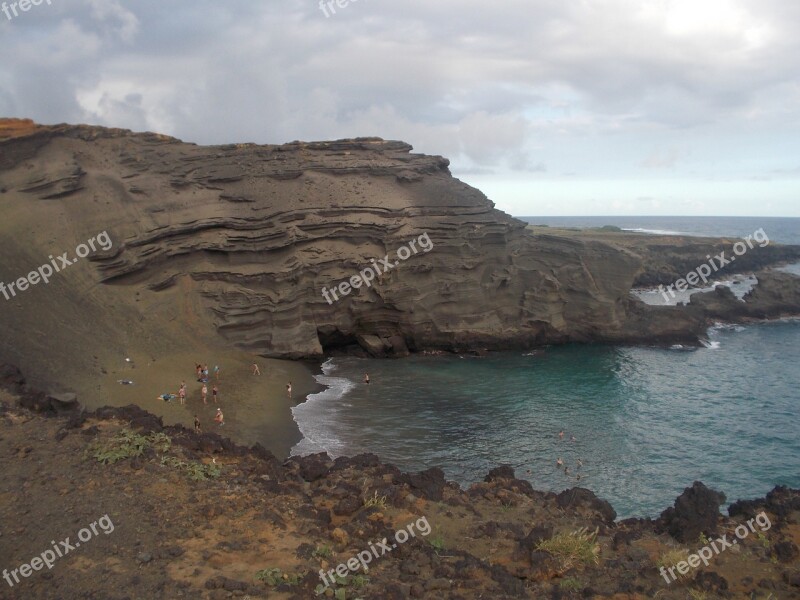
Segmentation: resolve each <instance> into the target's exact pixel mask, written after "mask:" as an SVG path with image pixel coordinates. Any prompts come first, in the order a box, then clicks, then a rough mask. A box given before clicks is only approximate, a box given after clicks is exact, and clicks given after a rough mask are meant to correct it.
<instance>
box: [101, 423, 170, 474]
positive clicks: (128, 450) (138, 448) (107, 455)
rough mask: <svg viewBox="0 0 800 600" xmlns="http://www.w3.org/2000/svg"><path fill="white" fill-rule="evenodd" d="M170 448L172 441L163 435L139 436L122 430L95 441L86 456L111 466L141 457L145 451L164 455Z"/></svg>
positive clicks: (128, 430)
mask: <svg viewBox="0 0 800 600" xmlns="http://www.w3.org/2000/svg"><path fill="white" fill-rule="evenodd" d="M171 446H172V440H170V438H169V436H167V435H166V434H163V433H151V434H150V435H147V436H145V435H141V434H139V433H136V432H134V431H131V430H130V429H122V430H121V431H119V432H118V433H117V434H116V435H115V436H113V437H111V438H109V439H105V440H95V442H94V443H92V444H91V445H90V446H89V448H87V450H86V454H87V455H88V456H91V457H92V458H94V459H95V460H97V461H98V462H101V463H103V464H105V465H113V464H114V463H116V462H119V461H121V460H125V459H127V458H136V457H139V456H142V454H144V453H145V451H146V450H148V449H152V450H154V451H155V452H160V453H164V452H166V451H167V450H169V449H170V447H171Z"/></svg>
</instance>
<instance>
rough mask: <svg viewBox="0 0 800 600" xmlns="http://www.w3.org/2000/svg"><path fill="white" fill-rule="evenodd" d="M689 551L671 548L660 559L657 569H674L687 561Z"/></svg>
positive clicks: (657, 562)
mask: <svg viewBox="0 0 800 600" xmlns="http://www.w3.org/2000/svg"><path fill="white" fill-rule="evenodd" d="M688 556H689V551H688V550H686V549H684V548H671V549H669V550H667V551H666V552H664V553H663V554H662V555H661V556H659V557H658V560H657V561H656V567H658V568H659V569H661V568H662V567H663V568H665V569H668V568H669V567H674V566H675V565H677V564H678V563H679V562H681V561H684V562H685V561H686V559H687V557H688Z"/></svg>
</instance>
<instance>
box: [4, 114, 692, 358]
mask: <svg viewBox="0 0 800 600" xmlns="http://www.w3.org/2000/svg"><path fill="white" fill-rule="evenodd" d="M6 131H7V133H6V134H4V133H3V131H2V126H0V190H1V191H2V194H0V199H2V202H3V205H4V210H5V212H6V215H7V216H8V217H9V220H8V221H6V235H5V236H4V238H5V239H4V241H3V242H0V245H1V246H2V252H3V256H4V257H5V258H6V259H7V262H4V265H3V272H2V275H3V276H4V277H6V279H5V280H6V281H8V280H9V279H11V278H13V277H15V276H16V275H17V273H16V272H12V271H13V270H14V269H12V268H11V267H14V268H16V266H15V265H16V264H20V263H19V261H20V259H22V258H26V259H28V260H29V262H30V263H31V264H39V263H40V262H41V259H43V258H44V257H45V256H47V255H48V254H51V253H52V252H53V251H54V250H57V249H59V248H62V249H64V250H67V249H69V248H73V247H75V245H76V243H79V242H81V241H82V240H84V239H85V238H86V237H89V236H91V235H92V234H96V233H98V232H101V231H107V232H108V233H109V235H110V236H111V238H112V239H113V240H114V241H115V244H114V247H113V248H112V249H110V250H108V251H105V252H103V251H100V252H97V253H95V254H93V255H92V256H90V257H89V258H88V260H90V261H91V264H92V267H93V268H92V269H90V270H88V271H87V272H85V273H83V272H82V273H81V274H80V275H77V274H76V277H75V278H70V280H69V281H64V282H62V283H61V284H59V285H60V286H61V287H60V293H61V294H62V295H63V296H64V298H63V301H64V302H66V303H67V304H72V305H73V306H74V310H75V311H80V310H81V306H84V305H85V309H86V310H89V311H91V314H92V319H91V320H90V321H89V322H87V324H86V326H87V327H94V328H102V326H103V325H105V327H106V328H107V329H108V330H109V331H113V330H114V329H115V328H120V327H123V324H125V323H135V324H136V325H137V326H142V322H148V323H150V324H151V325H152V327H150V329H149V330H148V331H150V332H151V335H152V332H153V331H158V330H159V323H169V322H173V321H178V320H182V321H183V322H184V324H185V326H182V327H181V328H182V329H193V328H197V329H198V330H199V329H202V330H203V332H204V334H206V333H208V332H209V330H213V331H214V332H216V334H218V335H220V336H222V337H224V338H225V339H226V340H228V341H229V342H230V343H233V344H235V345H236V346H238V347H240V348H244V349H247V350H250V351H252V352H254V353H257V354H261V355H267V356H274V357H287V358H300V357H309V356H319V355H321V354H322V353H323V352H325V351H327V350H331V349H334V348H337V347H341V346H347V345H355V344H358V345H360V346H361V347H362V348H364V349H366V350H367V351H369V352H370V353H372V354H375V355H382V354H388V355H403V354H405V353H407V352H408V351H409V350H412V351H413V350H417V351H419V350H433V349H443V350H459V351H461V350H474V349H481V348H490V349H491V348H513V347H531V346H533V345H537V344H545V343H552V342H566V341H634V342H635V341H648V342H652V341H665V342H667V341H686V340H689V339H695V338H696V336H697V335H698V334H700V333H701V331H702V329H703V319H702V318H701V317H699V316H697V315H695V314H690V313H689V312H686V311H681V310H679V309H654V308H651V307H647V306H645V305H643V304H641V303H640V302H638V301H635V300H632V299H631V298H630V297H629V290H630V288H631V286H632V284H633V282H634V281H635V280H636V279H637V277H639V276H640V275H641V274H642V273H643V271H644V267H643V260H642V257H641V256H640V255H638V254H637V253H636V252H634V251H632V250H630V249H627V248H620V247H615V246H613V245H609V244H606V243H603V242H602V241H597V240H579V239H569V238H566V237H560V236H553V235H532V234H531V233H530V232H529V231H526V229H525V224H524V223H522V222H520V221H518V220H516V219H513V218H511V217H509V216H508V215H506V214H505V213H502V212H500V211H498V210H495V209H494V206H493V204H492V203H491V202H490V201H489V200H488V199H487V198H486V197H485V196H484V195H483V194H482V193H481V192H480V191H478V190H476V189H474V188H472V187H470V186H468V185H466V184H464V183H462V182H460V181H459V180H457V179H454V178H453V177H452V176H451V175H450V172H449V170H448V161H447V160H446V159H444V158H442V157H438V156H424V155H419V154H413V153H411V149H412V148H411V146H409V145H408V144H405V143H402V142H393V141H384V140H381V139H377V138H363V139H353V140H340V141H335V142H315V143H301V142H294V143H290V144H285V145H281V146H260V145H253V144H237V145H227V146H215V147H201V146H197V145H194V144H188V143H183V142H180V141H179V140H176V139H173V138H169V137H165V136H160V135H156V134H133V133H131V132H128V131H125V130H116V129H105V128H98V127H86V126H68V125H61V126H54V127H38V126H33V125H26V126H21V125H20V124H19V123H18V122H17V123H15V124H13V125H8V126H7V127H6ZM3 137H5V138H6V139H3ZM22 231H28V235H27V237H25V238H24V239H23V238H21V237H14V236H13V235H11V234H12V233H14V232H17V233H19V232H22ZM422 234H427V239H429V240H430V243H431V247H430V249H429V251H427V252H425V251H421V250H420V244H419V243H418V244H417V246H416V247H417V249H418V251H417V252H416V253H411V254H410V256H408V258H407V260H397V251H398V249H400V248H401V247H407V244H408V243H409V242H410V241H411V240H414V239H419V236H420V235H422ZM386 255H388V257H389V261H390V263H394V262H395V261H397V262H398V264H396V265H394V264H393V266H392V268H391V269H390V270H388V271H387V272H386V273H384V274H383V275H382V276H380V277H377V278H375V280H374V281H373V282H371V285H370V286H369V287H367V286H362V287H360V289H357V290H353V291H352V292H351V293H350V294H349V295H347V296H346V297H343V298H340V299H339V300H338V301H334V302H329V301H328V300H326V298H325V297H324V295H323V290H324V289H328V290H329V289H330V288H332V287H335V286H338V285H339V284H340V282H342V281H347V280H349V279H350V278H351V277H352V276H354V275H356V274H358V273H359V271H362V270H363V269H365V268H366V267H369V266H370V265H371V264H372V262H371V259H376V260H379V259H381V258H383V257H384V256H386ZM15 261H16V262H15ZM22 264H25V263H24V262H23V263H22ZM379 264H380V263H379ZM384 268H385V267H384ZM76 271H77V270H76ZM65 279H66V278H65ZM98 283H99V284H100V285H98ZM340 295H341V294H340ZM329 299H331V297H330V296H329ZM2 314H3V317H4V318H13V317H9V312H8V311H4V312H3V313H2ZM122 316H124V318H122ZM11 329H12V330H13V331H12V332H11V333H12V334H13V333H14V332H16V334H17V335H23V334H24V331H21V330H20V329H19V328H17V329H16V330H14V328H11ZM11 341H13V340H11Z"/></svg>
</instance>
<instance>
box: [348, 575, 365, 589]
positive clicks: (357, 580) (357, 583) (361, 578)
mask: <svg viewBox="0 0 800 600" xmlns="http://www.w3.org/2000/svg"><path fill="white" fill-rule="evenodd" d="M368 583H369V577H367V576H365V575H353V576H352V577H351V578H350V586H351V587H353V588H355V589H359V588H362V587H364V586H365V585H367V584H368Z"/></svg>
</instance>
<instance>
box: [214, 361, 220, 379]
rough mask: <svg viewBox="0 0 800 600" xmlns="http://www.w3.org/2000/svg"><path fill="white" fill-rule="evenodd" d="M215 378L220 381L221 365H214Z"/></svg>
mask: <svg viewBox="0 0 800 600" xmlns="http://www.w3.org/2000/svg"><path fill="white" fill-rule="evenodd" d="M214 379H215V380H216V381H219V365H214Z"/></svg>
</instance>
